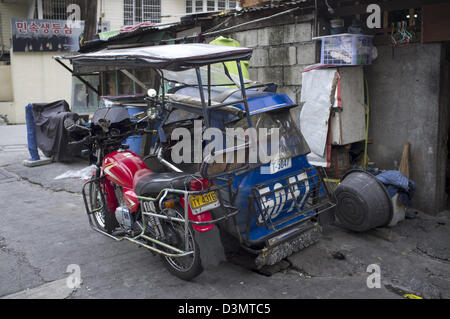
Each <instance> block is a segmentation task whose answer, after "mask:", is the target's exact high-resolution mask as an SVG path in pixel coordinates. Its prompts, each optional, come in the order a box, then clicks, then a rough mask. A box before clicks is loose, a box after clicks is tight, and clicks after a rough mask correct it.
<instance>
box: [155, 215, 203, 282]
mask: <svg viewBox="0 0 450 319" xmlns="http://www.w3.org/2000/svg"><path fill="white" fill-rule="evenodd" d="M167 214H168V215H169V216H171V217H178V218H184V212H183V209H182V208H181V207H177V208H176V209H168V210H167ZM161 223H162V227H163V230H164V237H165V238H166V241H167V242H168V244H169V245H171V246H174V247H176V248H178V249H180V250H183V251H186V239H185V238H186V237H185V229H184V223H181V222H176V221H166V220H162V221H161ZM187 243H188V244H187V251H193V253H192V254H189V255H187V256H183V257H169V256H164V255H161V258H162V260H163V262H164V264H165V265H166V267H167V269H168V270H169V271H170V272H171V273H172V274H173V275H175V276H177V277H178V278H180V279H183V280H191V279H193V278H194V277H196V276H198V275H199V274H200V273H201V272H202V271H203V267H202V263H201V260H200V249H199V247H198V244H197V243H196V242H195V239H194V230H193V228H192V225H191V224H189V227H188V232H187ZM165 251H166V252H168V253H174V251H172V250H170V249H165Z"/></svg>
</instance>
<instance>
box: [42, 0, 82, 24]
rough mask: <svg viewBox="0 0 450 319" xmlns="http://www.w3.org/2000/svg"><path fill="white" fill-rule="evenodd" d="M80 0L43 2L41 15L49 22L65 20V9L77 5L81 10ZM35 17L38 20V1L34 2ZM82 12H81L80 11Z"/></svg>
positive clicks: (47, 0)
mask: <svg viewBox="0 0 450 319" xmlns="http://www.w3.org/2000/svg"><path fill="white" fill-rule="evenodd" d="M81 2H82V1H80V0H43V1H42V15H43V18H44V19H49V20H67V18H68V15H69V14H68V13H67V7H68V6H69V5H70V4H77V5H79V6H80V7H81V8H83V4H82V3H81ZM35 5H36V7H35V10H34V12H35V17H36V18H38V16H37V15H38V1H36V4H35ZM81 11H83V10H81Z"/></svg>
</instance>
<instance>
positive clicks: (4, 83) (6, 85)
mask: <svg viewBox="0 0 450 319" xmlns="http://www.w3.org/2000/svg"><path fill="white" fill-rule="evenodd" d="M12 100H13V89H12V82H11V66H10V65H1V64H0V102H9V101H12Z"/></svg>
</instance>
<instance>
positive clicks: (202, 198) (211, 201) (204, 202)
mask: <svg viewBox="0 0 450 319" xmlns="http://www.w3.org/2000/svg"><path fill="white" fill-rule="evenodd" d="M189 201H190V204H191V209H192V213H193V214H194V215H196V214H200V213H202V212H204V211H207V210H209V209H213V208H216V207H218V206H219V200H218V199H217V194H216V192H215V191H212V192H209V193H206V194H201V195H191V196H189Z"/></svg>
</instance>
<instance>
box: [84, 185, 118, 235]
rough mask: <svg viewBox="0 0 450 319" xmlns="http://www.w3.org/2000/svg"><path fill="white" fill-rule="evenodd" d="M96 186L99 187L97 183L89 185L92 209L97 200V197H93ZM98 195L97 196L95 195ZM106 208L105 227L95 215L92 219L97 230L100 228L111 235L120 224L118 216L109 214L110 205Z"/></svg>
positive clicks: (104, 208) (104, 212)
mask: <svg viewBox="0 0 450 319" xmlns="http://www.w3.org/2000/svg"><path fill="white" fill-rule="evenodd" d="M94 185H96V186H97V185H98V184H97V183H91V184H89V200H90V205H91V208H92V207H93V206H94V205H93V198H97V196H93V195H94V194H93V192H94ZM95 195H96V194H95ZM105 205H106V207H103V215H104V216H105V218H104V219H105V227H103V226H101V225H100V224H99V223H98V221H97V218H96V217H95V214H93V216H92V218H93V219H94V223H95V226H96V227H97V228H99V229H100V230H102V231H104V232H107V233H108V234H111V233H112V232H113V231H114V230H115V229H116V228H117V227H118V226H119V223H118V222H117V219H116V216H114V214H113V213H111V212H109V211H108V209H106V208H107V206H108V204H106V203H105Z"/></svg>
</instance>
